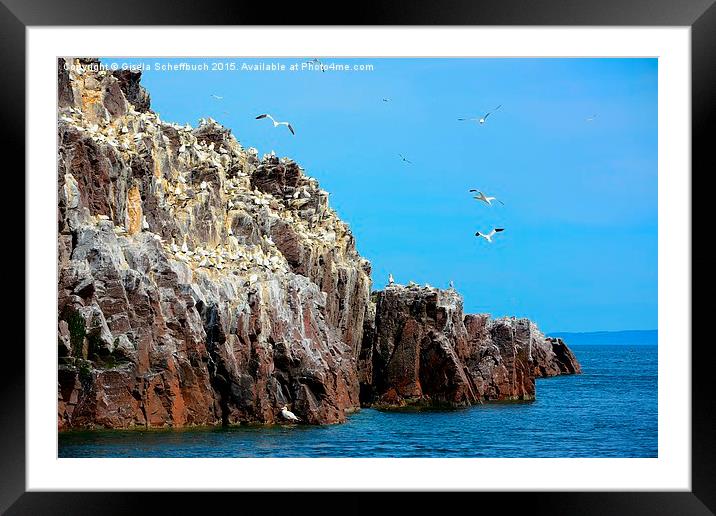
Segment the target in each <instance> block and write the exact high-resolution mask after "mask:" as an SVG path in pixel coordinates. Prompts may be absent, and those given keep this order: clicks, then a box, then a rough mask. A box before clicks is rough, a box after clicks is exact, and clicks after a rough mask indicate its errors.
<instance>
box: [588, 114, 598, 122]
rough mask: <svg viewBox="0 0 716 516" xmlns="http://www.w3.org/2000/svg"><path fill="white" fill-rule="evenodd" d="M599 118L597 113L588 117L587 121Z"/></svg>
mask: <svg viewBox="0 0 716 516" xmlns="http://www.w3.org/2000/svg"><path fill="white" fill-rule="evenodd" d="M596 118H597V115H592V116H590V117H588V118H587V119H586V121H587V122H594V120H595V119H596Z"/></svg>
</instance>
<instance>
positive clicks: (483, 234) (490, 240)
mask: <svg viewBox="0 0 716 516" xmlns="http://www.w3.org/2000/svg"><path fill="white" fill-rule="evenodd" d="M504 230H505V229H504V228H495V229H493V230H492V231H490V232H489V233H480V232H479V231H478V232H477V233H475V236H477V237H482V238H484V239H485V240H487V241H488V242H490V243H492V237H493V236H495V235H496V234H497V233H499V232H500V231H504Z"/></svg>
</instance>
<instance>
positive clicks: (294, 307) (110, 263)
mask: <svg viewBox="0 0 716 516" xmlns="http://www.w3.org/2000/svg"><path fill="white" fill-rule="evenodd" d="M59 64H60V66H59V68H58V94H59V113H58V140H59V150H58V170H57V173H58V176H57V180H58V190H59V191H58V194H59V204H58V210H57V224H58V241H57V245H58V277H59V279H58V360H59V363H58V368H59V384H58V427H59V428H60V429H68V428H93V427H109V428H130V427H164V426H171V427H181V426H190V425H216V424H237V423H275V422H278V421H280V418H281V416H280V410H281V407H283V405H288V406H289V408H290V409H291V410H292V411H293V412H295V413H296V414H297V415H298V416H299V417H300V418H301V419H302V420H303V421H304V422H307V423H311V424H325V423H337V422H342V421H344V420H345V418H346V414H348V413H350V412H351V411H353V410H355V409H357V408H359V406H360V405H361V403H362V404H364V405H369V404H377V405H385V406H400V405H402V404H406V403H412V402H420V403H430V404H445V405H450V406H454V405H466V404H470V403H476V402H480V401H482V400H493V399H494V400H500V399H531V398H533V397H534V378H535V376H550V375H555V374H562V373H574V372H579V365H578V364H577V362H576V359H575V358H574V355H573V354H572V353H571V351H570V350H569V349H568V348H567V347H566V345H565V344H564V343H563V342H562V341H561V340H549V339H545V338H544V337H543V336H542V334H541V333H539V332H538V331H537V329H536V327H535V326H534V324H532V323H531V322H529V321H527V320H514V319H499V320H494V321H493V320H490V319H489V318H488V317H487V316H482V315H468V316H463V313H462V299H461V298H460V296H459V295H458V294H457V293H456V292H455V291H453V290H449V291H439V290H436V289H425V288H424V289H419V288H403V287H390V288H387V289H386V290H384V291H382V292H378V293H374V294H373V297H374V298H375V299H374V302H371V292H370V289H371V284H370V272H371V270H370V263H369V262H368V261H367V260H365V259H363V258H361V257H360V256H359V255H358V253H357V252H356V248H355V240H354V238H353V235H352V234H351V231H350V228H349V227H348V226H347V225H346V224H345V223H343V222H342V221H341V220H340V219H339V218H338V216H337V215H336V213H335V212H334V211H333V210H332V209H331V208H330V207H329V205H328V194H327V192H325V191H323V190H321V189H320V187H319V185H318V183H317V181H316V180H315V179H312V178H310V177H307V176H306V175H304V174H303V171H302V170H301V168H300V167H299V166H298V165H297V164H296V163H294V162H292V161H291V160H288V159H278V158H276V157H275V156H272V155H271V156H269V155H267V156H264V157H263V158H261V159H259V157H258V156H257V151H256V150H255V149H251V148H250V149H244V148H243V147H242V146H241V145H240V144H239V143H238V142H237V141H236V139H235V138H234V137H233V136H232V135H231V131H230V130H229V129H226V128H224V127H222V126H221V125H219V124H217V123H216V122H214V121H213V120H211V119H207V120H202V121H201V123H200V124H199V126H198V127H196V128H192V127H190V126H183V127H182V126H179V125H176V124H171V123H166V122H164V121H162V120H160V118H159V116H158V115H156V114H155V113H154V112H152V111H151V108H150V98H149V94H148V93H147V92H146V91H145V90H144V88H143V87H142V86H141V85H140V81H139V79H140V74H139V73H135V72H125V71H117V72H109V71H107V70H102V69H101V67H99V66H98V65H99V63H98V62H97V61H96V60H92V59H75V60H67V61H65V60H64V59H60V63H59ZM66 64H67V65H72V66H68V67H66V66H65V65H66ZM80 65H82V66H80Z"/></svg>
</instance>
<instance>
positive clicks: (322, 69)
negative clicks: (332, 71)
mask: <svg viewBox="0 0 716 516" xmlns="http://www.w3.org/2000/svg"><path fill="white" fill-rule="evenodd" d="M308 62H309V63H316V64H317V65H318V66H319V67H320V68H321V71H322V72H325V71H326V68H325V67H324V66H323V63H322V62H321V60H320V59H318V58H317V57H314V58H313V59H311V60H310V61H308Z"/></svg>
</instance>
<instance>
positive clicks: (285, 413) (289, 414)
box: [281, 405, 300, 422]
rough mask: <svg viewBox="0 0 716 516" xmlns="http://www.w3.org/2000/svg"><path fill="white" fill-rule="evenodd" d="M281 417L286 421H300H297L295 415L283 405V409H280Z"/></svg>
mask: <svg viewBox="0 0 716 516" xmlns="http://www.w3.org/2000/svg"><path fill="white" fill-rule="evenodd" d="M281 415H282V416H283V418H284V419H286V420H288V421H294V422H298V421H300V419H298V417H297V416H296V414H294V413H293V412H291V411H290V410H288V407H287V406H286V405H284V406H283V408H282V409H281Z"/></svg>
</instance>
